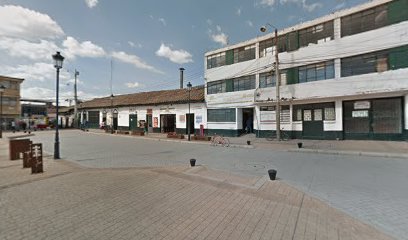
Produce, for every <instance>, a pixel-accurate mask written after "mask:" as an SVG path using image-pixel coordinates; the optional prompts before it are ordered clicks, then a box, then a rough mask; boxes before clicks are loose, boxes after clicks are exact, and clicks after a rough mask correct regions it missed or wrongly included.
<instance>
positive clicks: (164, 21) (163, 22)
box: [158, 18, 167, 26]
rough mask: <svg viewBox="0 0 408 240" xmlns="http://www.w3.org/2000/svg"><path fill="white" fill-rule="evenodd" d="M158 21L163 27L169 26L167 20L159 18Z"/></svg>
mask: <svg viewBox="0 0 408 240" xmlns="http://www.w3.org/2000/svg"><path fill="white" fill-rule="evenodd" d="M158 20H159V22H161V23H162V24H163V26H166V25H167V23H166V20H165V19H164V18H159V19H158Z"/></svg>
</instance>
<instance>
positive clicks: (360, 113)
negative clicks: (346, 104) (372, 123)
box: [351, 110, 368, 118]
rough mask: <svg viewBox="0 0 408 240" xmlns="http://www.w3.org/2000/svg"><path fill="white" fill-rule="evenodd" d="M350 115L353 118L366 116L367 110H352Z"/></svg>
mask: <svg viewBox="0 0 408 240" xmlns="http://www.w3.org/2000/svg"><path fill="white" fill-rule="evenodd" d="M351 116H352V117H353V118H366V117H368V110H364V111H352V112H351Z"/></svg>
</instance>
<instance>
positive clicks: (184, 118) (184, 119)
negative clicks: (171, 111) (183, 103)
mask: <svg viewBox="0 0 408 240" xmlns="http://www.w3.org/2000/svg"><path fill="white" fill-rule="evenodd" d="M179 122H181V123H184V122H186V116H185V115H179Z"/></svg>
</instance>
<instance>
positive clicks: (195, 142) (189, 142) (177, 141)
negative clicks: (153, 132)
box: [88, 132, 255, 149]
mask: <svg viewBox="0 0 408 240" xmlns="http://www.w3.org/2000/svg"><path fill="white" fill-rule="evenodd" d="M88 133H92V134H96V135H107V134H105V133H97V132H88ZM109 135H111V136H112V135H113V136H116V137H126V138H132V139H144V140H151V141H159V142H160V141H161V142H174V143H185V144H201V145H210V141H186V140H184V141H182V140H170V139H163V138H149V137H142V136H137V137H132V136H129V135H117V134H108V136H109ZM227 148H247V149H253V148H255V147H254V146H253V145H240V144H230V145H229V147H227Z"/></svg>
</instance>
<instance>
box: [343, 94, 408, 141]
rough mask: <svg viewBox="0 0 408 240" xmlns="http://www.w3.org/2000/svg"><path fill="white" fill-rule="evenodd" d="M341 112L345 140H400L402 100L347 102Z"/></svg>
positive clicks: (385, 99) (384, 99)
mask: <svg viewBox="0 0 408 240" xmlns="http://www.w3.org/2000/svg"><path fill="white" fill-rule="evenodd" d="M343 111H344V112H343V115H344V136H345V138H346V139H373V140H400V139H402V126H403V122H402V121H403V120H402V119H403V118H402V112H403V111H402V98H383V99H370V100H358V101H347V102H344V103H343Z"/></svg>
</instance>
